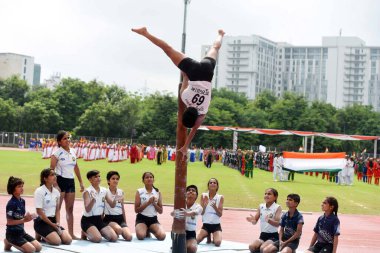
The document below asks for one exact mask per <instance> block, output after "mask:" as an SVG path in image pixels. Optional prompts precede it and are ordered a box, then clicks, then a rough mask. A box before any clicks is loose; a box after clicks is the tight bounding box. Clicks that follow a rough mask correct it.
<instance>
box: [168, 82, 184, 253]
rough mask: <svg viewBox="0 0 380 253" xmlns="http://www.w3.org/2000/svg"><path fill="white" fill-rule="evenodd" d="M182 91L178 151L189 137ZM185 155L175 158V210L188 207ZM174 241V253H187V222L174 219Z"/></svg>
mask: <svg viewBox="0 0 380 253" xmlns="http://www.w3.org/2000/svg"><path fill="white" fill-rule="evenodd" d="M180 90H181V84H179V87H178V121H177V140H176V146H177V147H176V149H177V150H178V149H180V148H181V147H182V146H183V145H184V144H185V142H186V137H187V129H186V128H185V127H184V126H183V125H182V115H183V112H184V110H185V105H184V104H183V102H182V100H181V96H180ZM183 155H184V154H182V153H181V152H177V153H176V158H175V184H174V209H180V208H185V206H186V202H185V201H186V199H185V198H186V183H187V162H186V161H183V160H182V157H183ZM185 155H186V154H185ZM172 239H173V245H172V252H173V253H186V231H185V220H178V219H175V218H173V226H172Z"/></svg>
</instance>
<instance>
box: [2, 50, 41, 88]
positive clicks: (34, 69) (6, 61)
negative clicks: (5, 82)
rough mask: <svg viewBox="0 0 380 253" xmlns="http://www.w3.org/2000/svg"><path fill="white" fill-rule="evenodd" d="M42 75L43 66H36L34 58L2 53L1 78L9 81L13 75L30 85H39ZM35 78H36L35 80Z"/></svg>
mask: <svg viewBox="0 0 380 253" xmlns="http://www.w3.org/2000/svg"><path fill="white" fill-rule="evenodd" d="M35 65H36V66H35ZM40 74H41V66H40V65H39V64H34V58H33V57H32V56H27V55H21V54H14V53H0V78H2V79H7V78H8V77H11V76H13V75H18V76H19V77H20V78H21V79H23V80H26V82H27V83H29V84H35V83H36V84H39V82H40V80H39V79H40ZM35 76H36V78H34V77H35Z"/></svg>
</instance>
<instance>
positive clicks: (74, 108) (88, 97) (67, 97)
mask: <svg viewBox="0 0 380 253" xmlns="http://www.w3.org/2000/svg"><path fill="white" fill-rule="evenodd" d="M54 98H55V99H56V100H57V101H58V112H59V114H60V115H61V116H62V117H63V119H64V121H63V124H62V129H66V130H72V129H74V128H75V126H77V124H78V120H79V117H80V116H81V115H82V114H83V113H84V111H85V110H86V109H87V108H89V107H90V106H91V105H92V104H93V103H99V102H100V101H103V100H105V99H106V96H105V87H104V84H103V83H100V82H97V81H96V80H94V81H91V82H89V83H85V82H83V81H81V80H79V79H71V78H66V79H63V80H62V82H61V83H60V84H59V85H58V86H57V87H56V89H55V91H54Z"/></svg>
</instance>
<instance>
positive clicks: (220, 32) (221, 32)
mask: <svg viewBox="0 0 380 253" xmlns="http://www.w3.org/2000/svg"><path fill="white" fill-rule="evenodd" d="M218 34H219V35H220V36H222V37H223V36H224V34H226V33H225V32H224V31H223V30H222V29H219V30H218Z"/></svg>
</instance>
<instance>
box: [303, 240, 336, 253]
mask: <svg viewBox="0 0 380 253" xmlns="http://www.w3.org/2000/svg"><path fill="white" fill-rule="evenodd" d="M333 248H334V245H333V244H331V243H321V242H317V243H316V244H314V246H312V247H310V248H309V249H308V250H309V251H311V252H315V253H331V252H332V251H333Z"/></svg>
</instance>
